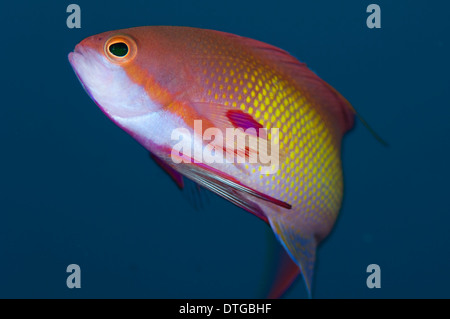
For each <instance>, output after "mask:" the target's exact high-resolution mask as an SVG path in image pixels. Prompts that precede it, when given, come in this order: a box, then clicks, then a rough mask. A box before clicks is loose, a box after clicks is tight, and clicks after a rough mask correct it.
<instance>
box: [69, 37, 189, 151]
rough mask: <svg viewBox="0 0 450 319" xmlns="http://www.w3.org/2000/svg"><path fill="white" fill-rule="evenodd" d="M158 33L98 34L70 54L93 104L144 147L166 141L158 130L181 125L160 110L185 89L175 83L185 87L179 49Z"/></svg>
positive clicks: (72, 64) (83, 42) (71, 61)
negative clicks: (151, 143) (151, 142)
mask: <svg viewBox="0 0 450 319" xmlns="http://www.w3.org/2000/svg"><path fill="white" fill-rule="evenodd" d="M158 30H160V29H158V28H156V32H153V30H152V29H150V30H147V29H144V28H132V29H123V30H116V31H109V32H105V33H101V34H97V35H94V36H91V37H88V38H86V39H84V40H83V41H81V42H80V43H79V44H77V45H76V47H75V49H74V51H73V52H71V53H69V62H70V64H71V66H72V68H73V70H74V71H75V73H76V75H77V77H78V79H79V80H80V82H81V84H82V86H83V87H84V89H85V90H86V92H87V93H88V95H89V96H90V97H91V98H92V100H94V102H95V103H96V104H97V105H98V106H99V108H100V109H101V110H102V111H103V113H105V114H106V115H107V116H108V117H109V118H110V119H111V120H112V121H113V122H114V123H116V124H117V125H118V126H119V127H121V128H122V129H124V130H125V131H126V132H127V133H129V134H130V135H131V136H133V137H134V138H135V139H137V140H138V142H140V143H141V144H143V145H144V147H146V148H148V147H147V146H148V143H150V140H153V142H155V140H158V139H163V138H167V137H162V136H161V134H162V133H161V132H168V131H170V130H169V129H170V128H171V127H172V126H173V127H180V126H181V124H180V119H179V118H178V117H174V116H172V115H171V114H169V112H167V111H165V110H163V109H164V107H165V106H168V105H171V103H172V101H173V100H174V96H175V95H176V92H183V91H185V87H183V85H179V83H189V82H188V81H184V80H185V77H184V76H183V74H184V73H183V70H185V68H184V67H183V63H182V61H181V60H180V58H179V52H180V50H178V49H177V48H176V46H174V45H173V41H171V40H170V39H168V38H167V37H166V36H165V35H164V32H161V31H159V32H158ZM172 118H173V119H172ZM169 137H170V136H169ZM156 142H158V141H156ZM159 142H161V143H162V142H163V141H159Z"/></svg>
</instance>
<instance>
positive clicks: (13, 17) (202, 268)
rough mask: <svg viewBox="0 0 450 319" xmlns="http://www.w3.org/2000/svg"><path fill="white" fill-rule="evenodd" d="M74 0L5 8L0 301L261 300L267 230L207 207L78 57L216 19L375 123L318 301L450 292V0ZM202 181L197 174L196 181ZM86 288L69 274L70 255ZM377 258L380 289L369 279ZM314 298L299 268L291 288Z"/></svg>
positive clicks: (321, 277)
mask: <svg viewBox="0 0 450 319" xmlns="http://www.w3.org/2000/svg"><path fill="white" fill-rule="evenodd" d="M374 2H375V3H378V4H379V5H380V6H381V10H382V29H379V30H370V29H368V28H367V27H366V22H365V21H366V18H367V15H368V14H367V13H366V7H367V5H368V4H370V3H371V2H370V1H360V0H358V1H356V0H355V1H345V4H344V1H333V0H328V1H325V0H322V1H290V2H289V1H279V0H278V1H262V0H261V1H255V2H247V1H242V0H241V1H213V0H210V1H198V2H191V1H180V2H174V1H144V0H141V1H131V0H128V1H125V2H124V1H115V0H114V1H112V0H111V1H102V2H100V1H95V3H94V1H80V0H77V1H76V3H77V4H79V5H80V6H81V13H82V22H81V23H82V28H81V29H68V28H67V27H66V17H67V15H68V14H67V13H66V7H67V5H68V4H70V3H71V2H70V1H34V2H31V1H30V3H27V2H17V3H14V2H12V1H9V2H7V3H5V4H2V10H1V13H0V14H1V21H2V25H3V30H4V31H3V32H2V41H1V50H0V55H1V60H0V61H1V66H2V67H1V71H2V72H1V76H0V81H1V83H0V88H1V97H2V99H1V115H2V116H1V125H0V130H1V131H0V132H1V135H0V136H1V141H2V145H1V153H0V154H1V156H0V169H1V176H0V187H1V189H0V297H2V298H10V297H32V298H34V297H43V298H52V297H62V298H66V297H67V298H70V297H86V298H91V297H101V298H109V297H113V298H118V297H143V298H147V297H148V298H165V297H176V298H185V297H189V298H197V297H204V298H210V297H211V298H218V297H222V298H252V297H261V296H263V294H264V291H265V290H264V288H265V287H266V285H267V279H265V278H268V273H269V270H270V267H271V263H270V262H269V259H270V258H269V257H270V255H271V252H273V250H274V247H275V246H274V243H273V236H272V234H271V231H270V230H269V228H268V227H267V226H266V225H265V224H264V223H263V222H261V221H259V220H258V219H257V218H255V217H254V216H252V215H250V214H247V213H245V212H244V211H242V210H241V209H239V208H237V207H235V206H233V205H232V204H230V203H228V202H226V201H225V200H222V199H220V198H218V197H216V196H214V195H210V196H208V198H209V203H207V204H206V205H205V206H206V207H205V208H204V209H203V210H196V209H194V208H193V205H192V204H191V200H189V199H188V197H189V196H188V195H187V194H186V192H185V193H184V194H183V193H182V192H180V191H178V189H177V188H176V186H175V185H174V184H173V183H172V181H171V180H169V178H168V177H167V176H166V174H165V173H164V172H163V171H161V170H160V169H159V168H158V167H157V166H156V164H154V163H153V162H152V161H151V160H149V158H148V155H147V152H146V151H145V150H144V149H143V148H142V147H140V146H139V145H138V144H137V143H136V142H135V141H134V140H133V139H132V138H131V137H129V136H128V135H126V134H125V133H124V132H122V131H121V130H120V129H119V128H118V127H116V126H115V125H114V124H113V123H112V122H111V121H110V120H109V119H107V118H106V117H105V116H104V115H103V114H102V113H101V111H100V110H99V109H98V108H97V107H96V105H95V104H94V103H93V102H92V101H91V100H90V98H89V97H88V95H87V94H86V93H85V92H84V91H83V89H82V87H81V85H80V84H79V82H78V80H77V79H76V77H75V74H74V73H73V71H72V69H71V67H70V65H69V63H68V61H67V54H68V53H69V52H70V51H71V50H73V48H74V46H75V45H76V44H77V43H78V42H79V41H81V40H82V39H83V38H85V37H87V36H90V35H93V34H96V33H100V32H103V31H108V30H114V29H120V28H126V27H133V26H142V25H185V26H194V27H202V28H209V29H217V30H222V31H227V32H232V33H236V34H239V35H243V36H248V37H252V38H256V39H258V40H262V41H265V42H268V43H271V44H274V45H276V46H279V47H281V48H283V49H286V50H288V51H289V52H291V53H292V54H293V55H295V56H297V57H298V58H299V59H300V60H302V61H304V62H306V63H307V64H308V65H309V66H310V68H311V69H313V70H314V71H315V72H317V73H318V74H319V75H320V76H321V77H322V78H323V79H325V80H326V81H327V82H329V83H330V84H332V85H333V86H334V87H335V88H336V89H338V90H339V91H340V92H341V93H342V94H343V95H344V96H345V97H347V98H348V99H349V100H350V101H351V102H352V104H353V105H354V107H355V108H356V109H357V110H358V111H359V112H360V113H361V114H362V115H363V116H364V117H365V118H366V119H367V120H368V122H369V123H370V124H371V125H372V126H373V127H374V128H375V129H376V130H377V131H378V133H379V134H380V135H382V136H383V137H384V138H385V139H387V140H388V142H389V143H390V147H389V148H384V147H383V146H382V145H380V144H379V143H377V142H376V140H375V139H374V138H373V137H372V136H371V135H370V133H369V132H368V131H367V129H365V128H364V127H363V126H362V125H361V124H360V123H357V125H356V127H355V129H354V130H353V131H351V132H350V133H349V134H348V135H347V136H346V137H345V139H344V144H343V163H344V174H345V198H344V205H343V207H342V210H341V215H340V217H339V219H338V222H337V224H336V227H335V229H334V231H333V232H332V234H331V235H330V236H329V238H328V239H327V240H326V241H325V242H324V243H323V244H322V245H321V246H320V248H319V251H318V263H317V268H316V275H315V283H314V297H316V298H421V297H425V298H427V297H446V298H448V297H450V293H449V290H448V287H449V286H450V274H449V270H450V254H449V253H450V249H449V243H450V232H449V224H450V214H449V213H450V208H449V205H448V198H449V186H448V185H449V184H448V180H449V178H450V170H449V166H448V165H449V163H450V161H449V155H450V154H449V140H448V138H449V136H450V126H449V118H450V108H449V89H450V83H449V71H450V68H449V62H448V57H449V56H450V54H449V45H450V44H449V31H450V28H449V26H450V24H449V20H448V12H449V10H450V5H449V4H448V2H447V3H446V2H444V1H434V4H429V3H428V2H424V1H412V0H408V1H405V0H404V1H374ZM191 186H192V185H191ZM71 263H76V264H79V265H80V266H81V271H82V288H81V289H74V290H70V289H68V288H67V287H66V284H65V282H66V277H67V275H68V274H67V273H66V272H65V270H66V267H67V265H69V264H71ZM371 263H376V264H379V265H380V267H381V272H382V278H381V280H382V282H381V284H382V288H381V289H373V290H370V289H368V288H367V287H366V277H367V273H366V267H367V265H369V264H371ZM286 297H289V298H303V297H306V293H305V289H304V286H303V283H302V282H301V281H298V282H297V283H296V284H295V286H294V287H293V289H291V290H290V291H289V293H288V294H287V295H286Z"/></svg>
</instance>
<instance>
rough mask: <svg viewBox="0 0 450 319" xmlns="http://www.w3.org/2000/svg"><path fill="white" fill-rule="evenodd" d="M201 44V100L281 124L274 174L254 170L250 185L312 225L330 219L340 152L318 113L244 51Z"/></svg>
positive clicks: (336, 200) (338, 193) (337, 199)
mask: <svg viewBox="0 0 450 319" xmlns="http://www.w3.org/2000/svg"><path fill="white" fill-rule="evenodd" d="M204 43H205V44H206V45H205V46H204V47H203V48H202V47H199V48H198V50H199V51H200V52H203V53H205V52H206V54H207V55H205V56H203V55H200V52H199V56H200V57H199V59H200V60H201V66H202V69H201V72H200V74H198V75H197V77H198V79H199V82H200V83H204V85H203V87H205V91H206V93H205V94H203V96H202V97H201V98H202V99H201V100H202V102H214V103H223V104H224V105H231V106H232V107H234V108H236V109H240V110H242V111H243V112H246V113H247V114H249V115H252V116H253V117H254V118H255V119H256V121H258V122H259V123H260V124H261V125H262V126H263V127H264V128H267V129H270V128H273V127H277V128H281V130H280V135H279V136H280V148H281V149H284V150H285V152H286V153H287V155H288V156H287V157H286V159H285V160H284V162H281V163H280V165H281V167H280V169H279V170H278V171H277V172H276V174H275V175H264V174H259V175H258V177H257V178H256V179H253V180H252V183H251V186H252V187H254V188H256V189H258V190H259V191H261V192H265V193H268V194H271V196H273V197H275V198H278V199H281V200H283V201H286V202H288V203H291V204H292V205H293V210H295V211H296V212H298V213H300V214H302V215H303V217H305V218H307V220H310V221H312V222H314V223H321V221H322V219H326V220H334V219H335V218H336V216H337V213H338V210H339V207H340V205H341V198H342V174H341V162H340V151H339V147H338V146H336V145H333V142H334V141H333V139H332V132H330V131H329V130H328V129H327V128H326V126H325V124H324V122H323V121H322V120H321V117H320V114H318V112H316V111H315V110H314V108H313V106H312V105H311V104H310V103H308V102H307V100H306V97H305V96H304V95H302V93H301V92H300V91H299V90H296V89H295V86H294V85H293V84H291V83H290V82H289V81H287V80H285V81H283V80H280V78H281V76H280V75H277V74H276V73H275V72H274V71H272V70H270V69H268V68H265V67H264V66H262V65H261V64H259V63H258V62H256V59H250V58H248V56H249V55H248V53H247V54H243V52H242V51H238V52H234V51H232V50H230V49H229V48H227V49H225V48H221V47H219V46H215V45H213V44H210V42H206V41H205V42H204ZM210 50H213V51H212V52H211V51H210ZM269 138H270V132H269ZM334 143H336V142H334ZM245 169H246V170H247V171H248V172H249V176H251V174H254V173H256V172H258V171H260V170H261V167H258V166H257V165H252V164H246V165H245ZM258 179H259V180H258ZM327 223H328V222H327Z"/></svg>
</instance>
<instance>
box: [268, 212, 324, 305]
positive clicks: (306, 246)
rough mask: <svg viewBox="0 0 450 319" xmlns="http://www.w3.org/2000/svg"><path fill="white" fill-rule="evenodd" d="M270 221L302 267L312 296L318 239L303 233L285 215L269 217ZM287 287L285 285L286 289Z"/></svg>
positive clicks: (303, 275)
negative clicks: (286, 219)
mask: <svg viewBox="0 0 450 319" xmlns="http://www.w3.org/2000/svg"><path fill="white" fill-rule="evenodd" d="M269 223H270V226H271V227H272V229H273V231H274V233H275V235H276V237H277V239H278V240H279V241H280V243H281V244H282V245H283V247H284V248H285V249H286V251H287V252H288V254H289V256H290V257H291V258H292V260H293V261H294V262H295V263H296V264H297V266H298V267H299V268H300V272H301V274H302V277H303V280H304V281H305V285H306V289H307V291H308V296H309V297H310V298H311V286H312V279H313V274H314V263H315V261H316V247H317V242H316V239H315V238H314V236H313V235H312V234H302V233H301V232H300V231H298V230H297V229H295V228H293V227H291V226H290V225H291V224H290V223H287V222H286V221H285V220H284V218H283V216H279V217H272V218H269ZM287 288H288V287H285V289H287Z"/></svg>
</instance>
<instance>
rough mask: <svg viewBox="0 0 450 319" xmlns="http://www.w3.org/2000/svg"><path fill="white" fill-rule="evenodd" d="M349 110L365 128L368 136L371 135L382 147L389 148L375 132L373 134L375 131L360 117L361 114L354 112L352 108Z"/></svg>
mask: <svg viewBox="0 0 450 319" xmlns="http://www.w3.org/2000/svg"><path fill="white" fill-rule="evenodd" d="M351 108H352V110H353V112H354V113H355V115H356V117H357V118H358V120H359V121H360V122H361V123H362V124H363V125H364V126H365V127H366V129H368V130H369V132H370V134H372V136H373V137H374V138H375V139H376V140H377V141H378V142H380V143H381V144H382V145H383V146H385V147H388V146H389V144H388V142H386V141H385V140H384V139H383V138H382V137H381V136H380V135H379V134H378V133H377V132H375V130H374V129H373V128H372V127H371V126H370V125H369V123H367V121H366V120H365V119H364V118H363V117H362V116H361V114H359V113H358V112H356V110H355V108H354V107H351Z"/></svg>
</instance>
